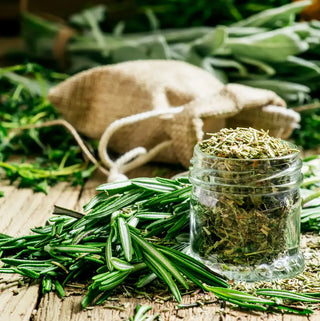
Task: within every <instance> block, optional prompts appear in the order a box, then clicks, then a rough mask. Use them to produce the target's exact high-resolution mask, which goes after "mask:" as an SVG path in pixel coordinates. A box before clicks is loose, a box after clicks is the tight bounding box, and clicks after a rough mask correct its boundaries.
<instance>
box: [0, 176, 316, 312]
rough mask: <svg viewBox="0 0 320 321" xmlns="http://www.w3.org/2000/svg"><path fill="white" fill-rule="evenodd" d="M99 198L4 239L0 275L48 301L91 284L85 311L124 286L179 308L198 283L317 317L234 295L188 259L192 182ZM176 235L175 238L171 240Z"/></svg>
mask: <svg viewBox="0 0 320 321" xmlns="http://www.w3.org/2000/svg"><path fill="white" fill-rule="evenodd" d="M97 190H98V191H99V193H98V194H97V195H96V196H95V197H94V198H93V199H92V200H91V201H90V202H89V203H88V204H87V205H86V206H85V211H86V215H83V214H82V213H78V212H75V211H71V210H67V209H63V208H56V209H55V211H54V214H56V215H55V216H53V217H51V218H50V219H49V220H48V222H47V223H46V225H45V226H43V227H37V228H34V229H32V231H33V232H34V234H32V235H26V236H20V237H11V236H8V235H4V234H0V253H2V262H3V263H4V266H3V267H2V268H1V269H0V273H19V274H21V275H23V276H25V277H28V278H32V279H38V280H39V281H41V283H42V291H43V292H44V293H46V292H49V291H52V290H56V291H57V293H58V294H59V295H60V296H64V295H65V293H64V290H63V288H64V287H65V286H66V285H67V284H68V283H69V282H72V281H75V280H84V279H87V278H88V276H89V277H91V281H90V283H91V284H90V285H89V287H88V292H87V294H86V296H85V297H84V298H83V300H82V306H83V307H86V306H88V305H89V304H101V303H102V302H104V301H105V300H106V299H107V298H108V297H109V296H110V295H111V294H112V291H113V290H114V289H115V288H116V287H117V286H118V285H120V284H123V283H124V282H125V283H126V284H131V285H133V286H134V287H136V288H139V287H142V286H146V285H148V284H149V283H150V282H154V280H155V278H158V279H160V280H162V282H164V283H165V284H166V285H167V286H168V288H169V289H170V290H171V292H172V294H173V295H174V296H175V298H176V299H177V301H178V302H179V301H180V299H181V288H188V287H189V286H190V285H191V283H195V284H196V285H197V286H199V287H201V288H203V289H204V290H208V291H211V292H213V293H214V294H215V295H216V296H218V297H219V298H221V299H223V300H226V301H229V302H231V303H232V304H236V305H237V306H239V307H242V308H245V309H259V310H262V311H265V310H268V311H269V310H274V311H277V310H280V311H283V310H286V311H287V312H292V313H299V314H306V313H311V312H312V311H311V310H308V309H299V308H297V307H295V306H290V305H287V304H286V305H284V304H282V302H281V303H279V293H278V292H277V293H275V292H274V293H271V292H270V291H268V292H266V293H262V292H261V293H260V294H261V295H268V296H272V295H273V294H276V295H277V296H278V298H277V300H278V301H277V300H274V299H272V298H271V299H263V298H260V297H257V296H254V295H249V294H248V293H245V292H241V291H238V292H237V291H235V290H232V289H228V288H229V287H230V285H229V284H228V282H227V280H226V279H225V278H224V277H223V276H221V275H219V274H217V273H215V272H213V271H212V270H210V269H209V268H207V267H206V266H205V265H203V264H202V263H200V262H199V261H197V260H195V259H194V258H192V257H190V256H188V255H187V254H185V253H184V252H183V249H184V248H185V247H186V245H187V244H185V243H183V242H181V239H182V236H183V235H184V234H183V233H184V232H188V230H189V217H188V209H189V206H190V192H191V185H190V183H189V182H188V180H187V179H186V178H177V179H175V180H170V179H163V178H136V179H132V180H128V181H124V182H117V183H111V184H104V185H101V186H99V187H98V188H97ZM182 218H183V221H185V222H184V223H185V224H181V220H182ZM159 226H161V227H162V228H161V229H160V228H159ZM173 228H174V229H175V233H174V234H172V233H170V230H172V229H173ZM151 234H152V235H153V236H150V235H151ZM179 240H180V241H179ZM280 295H282V296H284V297H283V298H284V299H290V302H292V301H299V300H300V299H301V296H298V295H296V296H295V295H293V294H292V293H291V294H290V295H286V294H285V293H280ZM303 299H306V300H309V302H314V300H315V299H314V298H310V299H308V298H306V297H305V296H303ZM143 311H144V310H142V312H143Z"/></svg>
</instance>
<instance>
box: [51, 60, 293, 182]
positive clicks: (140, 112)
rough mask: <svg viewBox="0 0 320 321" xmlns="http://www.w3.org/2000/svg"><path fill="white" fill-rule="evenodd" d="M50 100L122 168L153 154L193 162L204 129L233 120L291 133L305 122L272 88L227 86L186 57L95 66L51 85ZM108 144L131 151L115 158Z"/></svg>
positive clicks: (106, 161) (115, 166) (162, 158)
mask: <svg viewBox="0 0 320 321" xmlns="http://www.w3.org/2000/svg"><path fill="white" fill-rule="evenodd" d="M49 100H50V101H51V103H52V104H53V105H54V106H56V108H57V109H58V110H59V111H60V112H61V114H62V116H63V117H64V119H66V120H67V121H68V122H70V123H71V124H72V125H73V126H74V127H75V128H76V129H77V130H78V131H79V132H81V133H82V134H84V135H86V136H88V137H91V138H96V139H100V143H99V156H100V158H101V161H102V163H103V164H104V166H105V167H107V168H109V169H110V168H111V169H112V170H113V171H115V172H116V174H115V175H117V174H118V173H119V172H126V171H128V170H130V169H132V168H133V167H135V166H139V165H141V164H143V163H145V162H147V161H149V160H150V159H154V160H157V161H163V162H170V163H181V164H183V165H184V166H185V167H188V166H189V164H190V159H191V157H192V153H193V147H194V145H195V144H196V143H197V142H198V141H199V140H201V139H203V138H204V133H206V132H215V131H218V130H220V129H221V128H223V127H226V126H227V127H235V126H251V127H255V128H259V129H260V128H263V129H269V131H270V134H271V135H273V136H278V137H282V138H287V137H288V136H289V135H290V134H291V132H292V130H293V129H294V128H295V127H296V126H297V124H298V122H299V115H298V114H297V113H295V112H293V111H292V110H288V109H286V108H285V102H284V101H283V100H282V99H281V98H280V97H278V96H277V95H276V94H275V93H273V92H272V91H268V90H262V89H254V88H251V87H247V86H243V85H237V84H228V85H224V84H222V83H221V82H220V81H218V80H217V79H216V78H215V77H214V76H212V75H211V74H210V73H208V72H206V71H205V70H203V69H200V68H198V67H195V66H193V65H190V64H187V63H184V62H181V61H162V60H144V61H131V62H124V63H119V64H115V65H108V66H103V67H97V68H93V69H90V70H87V71H84V72H81V73H79V74H76V75H75V76H73V77H70V78H69V79H67V80H66V81H64V82H62V83H61V84H59V85H58V86H56V87H54V88H52V89H51V91H50V92H49ZM107 147H109V148H110V149H112V150H114V151H116V152H118V153H120V154H124V156H122V157H120V159H118V160H117V161H113V160H111V159H110V157H109V155H108V152H107ZM137 147H138V148H137ZM111 174H112V173H111ZM112 179H116V178H115V177H113V178H112Z"/></svg>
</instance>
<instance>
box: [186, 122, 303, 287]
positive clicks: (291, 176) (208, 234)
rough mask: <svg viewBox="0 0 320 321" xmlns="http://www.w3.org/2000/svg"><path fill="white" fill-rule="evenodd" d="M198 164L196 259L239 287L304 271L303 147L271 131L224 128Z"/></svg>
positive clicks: (194, 178) (194, 177)
mask: <svg viewBox="0 0 320 321" xmlns="http://www.w3.org/2000/svg"><path fill="white" fill-rule="evenodd" d="M191 163H192V167H191V169H190V181H191V183H192V185H193V190H192V197H191V252H192V254H193V255H194V256H196V257H197V258H198V259H201V260H202V261H203V262H204V263H206V264H207V265H210V267H211V268H214V269H216V270H218V271H219V272H222V273H224V274H225V275H226V276H228V277H229V278H231V279H235V280H246V281H258V280H270V279H275V278H287V277H292V276H294V275H296V274H297V273H299V272H301V271H302V270H303V268H304V259H303V255H302V254H301V252H300V251H299V243H300V190H299V186H300V183H301V180H302V174H301V163H302V162H301V160H300V157H299V150H298V149H297V148H296V147H295V146H293V145H292V144H290V143H288V142H286V141H283V140H281V139H278V138H273V137H270V136H269V135H268V133H267V132H265V131H263V130H256V129H253V128H236V129H222V130H221V131H220V132H218V133H215V134H211V138H210V139H208V140H205V141H203V142H200V143H199V144H197V145H196V146H195V149H194V156H193V159H192V161H191Z"/></svg>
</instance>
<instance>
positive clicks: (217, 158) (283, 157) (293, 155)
mask: <svg viewBox="0 0 320 321" xmlns="http://www.w3.org/2000/svg"><path fill="white" fill-rule="evenodd" d="M200 143H201V142H199V143H197V144H196V145H195V146H194V152H195V153H197V154H200V155H202V156H204V157H206V158H208V159H212V160H221V161H225V160H230V161H239V162H248V161H252V162H256V161H259V162H270V161H279V160H286V159H288V160H290V159H293V158H294V157H297V156H298V155H300V153H301V152H300V150H299V148H298V146H297V145H295V144H293V143H290V142H287V141H286V143H287V144H288V145H289V146H290V147H292V148H295V149H297V150H298V151H294V152H293V153H291V154H288V155H283V156H277V157H271V158H232V157H221V156H215V155H209V154H207V153H205V152H203V151H202V150H201V149H200Z"/></svg>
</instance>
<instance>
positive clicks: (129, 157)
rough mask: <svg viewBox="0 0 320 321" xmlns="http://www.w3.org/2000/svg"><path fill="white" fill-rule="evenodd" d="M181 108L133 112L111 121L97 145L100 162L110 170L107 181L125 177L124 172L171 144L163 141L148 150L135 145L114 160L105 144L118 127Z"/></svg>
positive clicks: (177, 111) (139, 164) (169, 113)
mask: <svg viewBox="0 0 320 321" xmlns="http://www.w3.org/2000/svg"><path fill="white" fill-rule="evenodd" d="M182 110H183V107H174V108H170V109H165V110H151V111H146V112H143V113H140V114H135V115H131V116H128V117H124V118H121V119H117V120H115V121H114V122H113V123H111V124H110V125H109V126H108V127H107V128H106V130H105V131H104V133H103V134H102V136H101V138H100V141H99V146H98V153H99V157H100V160H101V162H102V164H103V165H104V166H105V167H107V168H109V170H110V175H109V177H108V182H114V181H120V180H124V179H126V178H127V177H126V176H125V175H124V173H126V172H128V171H130V170H132V169H134V168H137V167H139V166H141V165H143V164H145V163H147V162H149V161H150V160H151V159H152V158H154V157H155V155H157V154H158V153H159V152H160V151H162V150H164V149H165V148H167V147H168V146H170V145H171V141H164V142H161V143H160V144H158V145H156V146H155V147H153V148H152V149H151V150H149V151H147V150H146V149H145V148H144V147H135V148H133V149H132V150H130V151H128V152H126V153H125V154H123V155H122V156H121V157H120V158H118V159H117V160H116V161H113V160H112V159H111V158H110V156H109V154H108V150H107V146H108V143H109V140H110V138H111V136H112V135H113V134H114V133H115V132H116V131H117V130H118V129H120V128H122V127H124V126H126V125H130V124H134V123H137V122H139V121H141V120H145V119H149V118H153V117H157V116H161V115H173V114H177V113H180V112H181V111H182Z"/></svg>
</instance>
